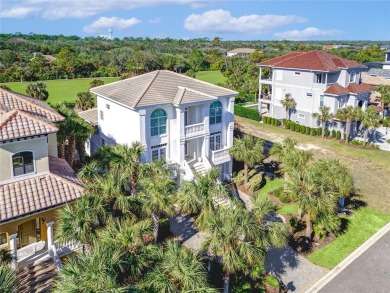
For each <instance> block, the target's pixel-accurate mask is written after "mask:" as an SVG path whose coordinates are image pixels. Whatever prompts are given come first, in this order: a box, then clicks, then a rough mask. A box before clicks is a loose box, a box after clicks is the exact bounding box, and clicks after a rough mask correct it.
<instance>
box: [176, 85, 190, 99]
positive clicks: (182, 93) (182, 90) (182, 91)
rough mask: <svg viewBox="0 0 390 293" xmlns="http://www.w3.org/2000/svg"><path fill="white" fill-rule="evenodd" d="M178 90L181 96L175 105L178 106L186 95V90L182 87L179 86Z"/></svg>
mask: <svg viewBox="0 0 390 293" xmlns="http://www.w3.org/2000/svg"><path fill="white" fill-rule="evenodd" d="M178 88H179V90H181V95H180V98H179V100H178V101H177V104H180V103H181V101H182V100H183V98H184V94H185V93H186V90H187V88H186V87H184V86H181V85H179V86H178ZM178 92H179V91H178ZM176 94H177V93H176Z"/></svg>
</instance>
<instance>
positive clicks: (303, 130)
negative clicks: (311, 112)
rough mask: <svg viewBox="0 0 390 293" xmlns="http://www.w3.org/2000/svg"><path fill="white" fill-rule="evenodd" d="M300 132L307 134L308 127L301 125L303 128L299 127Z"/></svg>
mask: <svg viewBox="0 0 390 293" xmlns="http://www.w3.org/2000/svg"><path fill="white" fill-rule="evenodd" d="M299 132H300V133H305V132H306V126H304V125H301V126H300V127H299Z"/></svg>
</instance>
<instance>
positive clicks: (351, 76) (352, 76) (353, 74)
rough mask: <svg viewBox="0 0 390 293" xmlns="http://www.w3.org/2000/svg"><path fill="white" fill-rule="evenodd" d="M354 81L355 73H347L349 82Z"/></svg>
mask: <svg viewBox="0 0 390 293" xmlns="http://www.w3.org/2000/svg"><path fill="white" fill-rule="evenodd" d="M355 81H356V73H355V72H351V74H350V75H349V82H355Z"/></svg>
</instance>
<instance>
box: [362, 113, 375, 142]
mask: <svg viewBox="0 0 390 293" xmlns="http://www.w3.org/2000/svg"><path fill="white" fill-rule="evenodd" d="M360 121H361V122H362V125H363V127H364V144H366V143H367V137H368V131H369V130H370V129H371V128H377V127H378V126H379V117H378V115H377V113H376V111H375V109H374V108H368V109H367V110H366V111H365V112H362V116H361V118H360Z"/></svg>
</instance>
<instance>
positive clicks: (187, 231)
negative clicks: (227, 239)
mask: <svg viewBox="0 0 390 293" xmlns="http://www.w3.org/2000/svg"><path fill="white" fill-rule="evenodd" d="M238 193H239V196H240V198H241V200H242V201H243V202H244V203H245V206H246V208H247V209H248V210H251V209H252V202H251V198H250V196H248V195H247V194H245V193H243V192H241V191H238ZM269 220H270V221H277V222H279V221H283V222H284V218H283V217H280V216H279V215H277V214H276V215H271V217H270V218H269ZM170 222H171V231H172V233H173V234H174V235H175V236H176V237H177V238H178V239H179V240H180V241H182V242H183V245H185V246H187V247H190V248H192V249H194V250H200V249H201V245H202V243H203V241H204V240H205V238H206V233H202V232H197V231H196V228H195V225H194V220H193V219H192V218H191V217H189V216H188V215H185V214H180V215H178V216H175V217H172V218H171V219H170ZM265 268H266V271H267V272H269V273H271V274H273V275H275V276H277V277H279V278H280V279H281V280H282V281H283V283H284V284H285V285H286V286H287V287H288V289H289V290H290V291H291V292H305V291H306V290H307V289H309V288H310V287H311V286H313V285H314V284H315V283H316V282H317V281H318V280H319V279H320V278H321V277H323V276H324V275H325V274H326V273H327V272H328V270H327V269H324V268H321V267H319V266H317V265H314V264H312V263H311V262H310V261H308V260H307V259H306V258H304V257H303V256H300V255H299V254H298V253H297V252H295V251H294V250H293V249H292V248H291V247H290V246H286V247H284V248H281V249H275V248H272V249H270V250H269V251H268V253H267V256H266V260H265Z"/></svg>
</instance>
